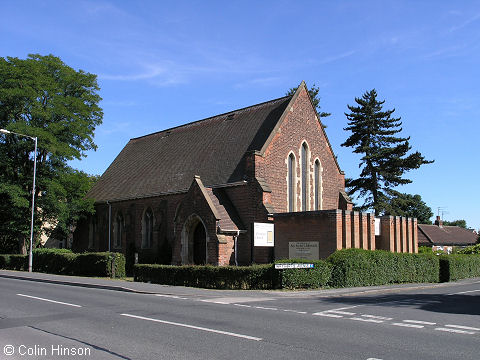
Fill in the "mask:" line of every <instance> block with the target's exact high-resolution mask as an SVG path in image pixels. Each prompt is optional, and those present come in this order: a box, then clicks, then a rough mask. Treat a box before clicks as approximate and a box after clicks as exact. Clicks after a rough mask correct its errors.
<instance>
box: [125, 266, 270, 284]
mask: <svg viewBox="0 0 480 360" xmlns="http://www.w3.org/2000/svg"><path fill="white" fill-rule="evenodd" d="M134 274H135V281H140V282H152V283H155V284H164V285H175V286H193V287H200V288H207V289H247V290H248V289H273V288H275V287H276V286H277V283H278V279H277V272H276V271H275V269H274V268H273V266H272V265H253V266H209V265H207V266H193V265H185V266H171V265H156V264H138V265H135V267H134Z"/></svg>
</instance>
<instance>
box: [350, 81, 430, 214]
mask: <svg viewBox="0 0 480 360" xmlns="http://www.w3.org/2000/svg"><path fill="white" fill-rule="evenodd" d="M355 102H356V103H357V104H358V106H351V105H347V106H348V109H349V110H350V113H349V114H347V113H345V115H346V116H347V119H348V126H347V127H346V128H345V129H344V130H347V131H351V133H352V134H351V135H350V137H349V138H348V139H347V140H346V141H345V142H344V143H343V144H342V146H345V147H351V148H353V149H354V150H353V152H355V153H357V154H361V155H362V158H361V161H360V164H359V167H360V168H361V169H362V171H361V173H360V177H359V178H357V179H347V181H346V186H347V188H348V194H349V195H352V196H353V195H354V194H356V193H358V194H359V195H360V196H361V197H363V198H364V199H365V201H364V204H363V205H361V206H360V207H359V209H360V210H368V209H374V210H375V215H379V214H383V213H384V212H385V209H386V206H387V205H388V203H389V202H390V199H391V198H392V196H394V195H395V193H393V192H392V190H393V188H394V187H396V186H398V185H403V184H408V183H410V182H411V180H409V179H406V178H403V174H404V173H405V172H407V171H409V170H412V169H418V168H419V167H420V166H421V165H422V164H428V163H431V162H432V161H428V160H425V158H424V157H423V156H422V155H421V154H420V153H419V152H418V151H417V152H414V153H410V154H409V155H407V153H408V152H409V151H410V150H411V146H410V143H409V140H410V137H406V138H405V137H398V136H397V134H398V133H400V132H401V131H402V128H401V125H402V122H401V121H400V118H393V117H392V114H393V112H394V111H395V109H392V110H386V111H383V110H382V106H383V104H384V103H385V101H378V100H377V92H376V91H375V89H373V90H370V91H367V92H366V93H365V94H363V96H362V97H361V98H355Z"/></svg>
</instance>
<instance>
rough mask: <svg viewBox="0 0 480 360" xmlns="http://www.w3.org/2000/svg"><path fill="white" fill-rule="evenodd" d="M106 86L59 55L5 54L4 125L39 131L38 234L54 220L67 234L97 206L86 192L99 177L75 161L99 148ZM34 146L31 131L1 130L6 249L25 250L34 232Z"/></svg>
mask: <svg viewBox="0 0 480 360" xmlns="http://www.w3.org/2000/svg"><path fill="white" fill-rule="evenodd" d="M98 91H99V87H98V84H97V80H96V75H93V74H89V73H86V72H84V71H82V70H78V71H76V70H74V69H72V68H71V67H69V66H67V65H66V64H64V63H63V62H62V61H61V60H60V59H59V58H58V57H55V56H53V55H47V56H41V55H29V56H28V57H27V59H18V58H12V57H7V58H0V128H2V129H7V130H9V131H12V132H16V133H20V134H24V135H28V136H31V137H38V157H37V186H36V191H35V195H36V205H37V207H38V208H40V209H42V211H41V212H39V211H37V212H36V214H35V233H36V234H39V229H40V227H41V226H42V224H44V223H45V222H49V223H50V224H56V232H57V233H56V234H55V235H56V237H59V238H60V237H64V236H65V234H67V233H68V232H69V231H70V228H71V227H72V226H74V225H75V222H76V221H77V220H78V219H79V218H80V217H81V216H82V215H81V214H83V213H84V212H87V213H88V212H90V213H91V212H92V211H93V201H92V200H91V199H85V198H84V195H85V193H86V192H87V190H88V189H89V188H90V186H91V185H92V182H93V181H95V178H93V177H90V176H88V175H87V174H85V173H83V172H81V171H76V170H74V169H72V168H71V167H70V166H69V165H68V161H70V160H73V159H81V158H82V157H84V156H86V152H87V151H88V150H94V149H96V145H95V143H94V141H93V137H94V131H95V128H96V127H97V126H98V125H100V124H101V123H102V116H103V113H102V109H101V108H100V107H99V106H98V103H99V102H100V100H101V98H100V96H99V95H98V93H97V92H98ZM33 151H34V142H33V141H32V140H31V139H28V138H25V137H21V136H17V135H15V134H1V135H0V252H10V251H15V252H18V251H19V248H20V247H22V245H23V243H24V241H25V240H26V239H28V238H29V234H30V221H29V220H30V209H31V193H32V180H33ZM39 195H41V196H39ZM49 235H50V234H49ZM19 245H20V246H19Z"/></svg>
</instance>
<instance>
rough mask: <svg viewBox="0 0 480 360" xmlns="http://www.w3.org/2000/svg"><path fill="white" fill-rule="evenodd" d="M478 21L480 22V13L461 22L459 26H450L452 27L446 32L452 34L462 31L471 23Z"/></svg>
mask: <svg viewBox="0 0 480 360" xmlns="http://www.w3.org/2000/svg"><path fill="white" fill-rule="evenodd" d="M478 20H480V13H478V14H475V15H474V16H472V17H471V18H469V19H467V20H465V21H464V22H462V23H461V24H459V25H456V26H452V27H451V28H450V29H449V30H448V32H450V33H452V32H454V31H457V30H460V29H463V28H464V27H467V26H468V25H470V24H471V23H474V22H475V21H478Z"/></svg>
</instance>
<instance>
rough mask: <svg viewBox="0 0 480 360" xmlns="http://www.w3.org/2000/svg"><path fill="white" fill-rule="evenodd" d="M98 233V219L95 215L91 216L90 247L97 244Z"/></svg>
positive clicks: (89, 227) (89, 226)
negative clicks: (96, 236)
mask: <svg viewBox="0 0 480 360" xmlns="http://www.w3.org/2000/svg"><path fill="white" fill-rule="evenodd" d="M96 233H97V220H96V219H95V217H94V216H92V217H91V218H90V223H89V224H88V248H89V249H93V247H94V246H95V235H96Z"/></svg>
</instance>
